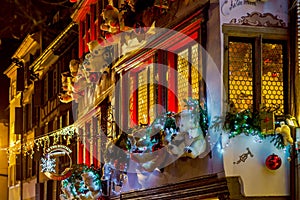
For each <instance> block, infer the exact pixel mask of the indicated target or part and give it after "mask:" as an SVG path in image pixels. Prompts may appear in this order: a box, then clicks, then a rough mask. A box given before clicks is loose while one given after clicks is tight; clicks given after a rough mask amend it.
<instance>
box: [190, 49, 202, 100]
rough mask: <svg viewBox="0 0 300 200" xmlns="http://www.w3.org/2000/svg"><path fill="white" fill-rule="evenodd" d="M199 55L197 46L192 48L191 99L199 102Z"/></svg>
mask: <svg viewBox="0 0 300 200" xmlns="http://www.w3.org/2000/svg"><path fill="white" fill-rule="evenodd" d="M199 76H200V73H199V53H198V44H195V45H194V46H192V72H191V77H192V83H191V85H192V97H193V99H198V100H199V79H200V77H199Z"/></svg>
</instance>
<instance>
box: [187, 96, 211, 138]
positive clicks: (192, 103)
mask: <svg viewBox="0 0 300 200" xmlns="http://www.w3.org/2000/svg"><path fill="white" fill-rule="evenodd" d="M183 101H184V102H185V104H186V105H185V107H187V109H188V110H190V111H192V114H193V116H194V119H195V123H199V125H200V127H201V129H202V132H203V134H204V137H205V136H206V134H207V131H208V121H209V118H208V113H207V106H206V104H205V103H204V104H203V106H201V105H200V103H199V101H198V100H197V99H193V98H191V97H189V98H188V99H184V100H183Z"/></svg>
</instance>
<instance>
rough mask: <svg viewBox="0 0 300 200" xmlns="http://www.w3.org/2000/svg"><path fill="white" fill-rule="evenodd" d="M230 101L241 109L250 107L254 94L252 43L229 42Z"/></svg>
mask: <svg viewBox="0 0 300 200" xmlns="http://www.w3.org/2000/svg"><path fill="white" fill-rule="evenodd" d="M229 49H232V53H231V52H229V60H228V61H229V84H230V85H229V93H230V94H231V95H230V96H229V101H231V102H233V103H234V104H235V107H236V108H237V109H238V110H239V111H241V110H243V109H250V108H251V107H252V104H253V94H252V80H253V75H252V45H251V43H244V42H229Z"/></svg>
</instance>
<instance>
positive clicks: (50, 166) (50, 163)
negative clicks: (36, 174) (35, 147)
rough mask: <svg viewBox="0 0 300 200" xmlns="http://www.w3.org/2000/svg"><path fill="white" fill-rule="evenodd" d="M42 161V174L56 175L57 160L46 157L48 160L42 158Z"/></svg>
mask: <svg viewBox="0 0 300 200" xmlns="http://www.w3.org/2000/svg"><path fill="white" fill-rule="evenodd" d="M41 161H42V164H41V166H42V170H41V172H49V173H55V166H56V160H55V159H54V158H50V157H49V156H46V158H42V159H41Z"/></svg>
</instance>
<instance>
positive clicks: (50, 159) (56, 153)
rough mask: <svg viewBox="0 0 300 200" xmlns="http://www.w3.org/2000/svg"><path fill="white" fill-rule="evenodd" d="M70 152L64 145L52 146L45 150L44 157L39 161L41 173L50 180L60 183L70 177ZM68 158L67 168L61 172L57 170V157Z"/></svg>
mask: <svg viewBox="0 0 300 200" xmlns="http://www.w3.org/2000/svg"><path fill="white" fill-rule="evenodd" d="M71 153H72V150H71V149H70V148H69V147H67V146H64V145H54V146H51V147H49V148H47V149H46V150H45V153H44V157H43V158H42V159H41V162H42V164H41V167H42V170H41V172H44V174H45V175H46V176H47V177H48V178H49V179H51V180H56V181H61V180H64V179H66V178H68V177H70V176H71V174H72V171H71V166H72V158H71V156H70V154H71ZM64 156H66V157H68V159H69V162H70V164H69V167H67V168H65V169H64V170H63V171H62V172H60V171H61V170H59V169H58V165H56V164H57V162H58V160H59V157H64Z"/></svg>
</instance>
